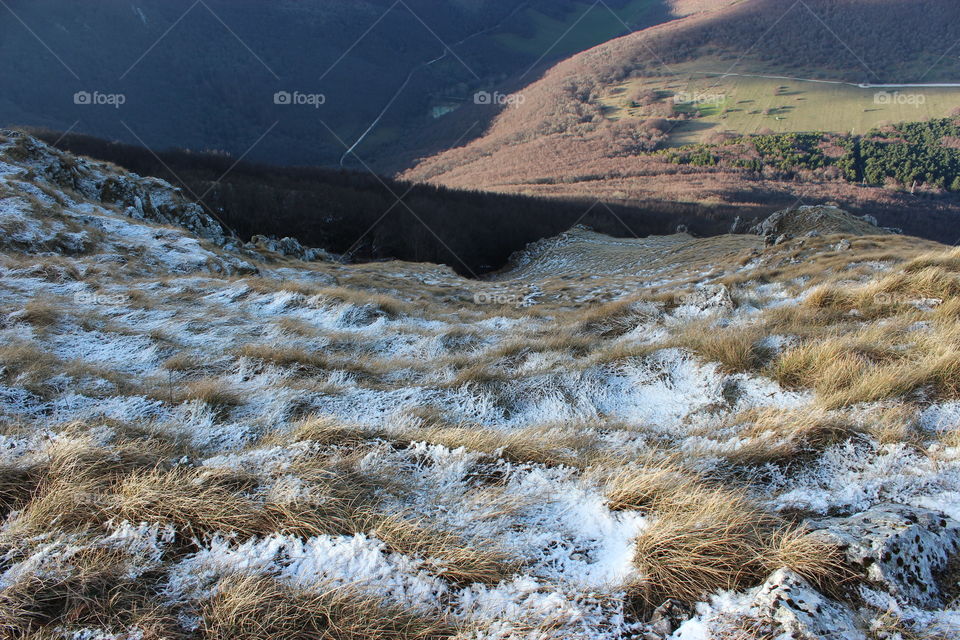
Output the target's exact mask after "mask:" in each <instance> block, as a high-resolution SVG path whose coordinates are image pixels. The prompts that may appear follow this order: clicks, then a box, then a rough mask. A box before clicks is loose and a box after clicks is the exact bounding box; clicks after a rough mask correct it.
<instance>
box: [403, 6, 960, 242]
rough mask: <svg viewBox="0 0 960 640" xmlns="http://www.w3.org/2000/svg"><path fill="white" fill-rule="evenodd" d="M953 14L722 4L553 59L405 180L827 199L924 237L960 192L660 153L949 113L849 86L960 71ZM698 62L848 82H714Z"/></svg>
mask: <svg viewBox="0 0 960 640" xmlns="http://www.w3.org/2000/svg"><path fill="white" fill-rule="evenodd" d="M958 25H960V6H958V5H957V4H956V3H954V2H948V1H946V0H930V1H929V2H923V3H915V2H906V1H904V0H872V1H870V2H852V1H846V0H844V1H840V2H835V1H827V0H818V1H813V0H811V1H810V2H805V3H795V2H788V1H786V0H747V1H745V2H740V3H734V4H730V5H722V6H721V7H720V8H718V9H716V10H714V11H707V12H701V13H694V14H692V15H690V16H688V17H685V18H682V19H679V20H676V21H674V22H671V23H668V24H663V25H660V26H656V27H653V28H650V29H647V30H644V31H642V32H639V33H635V34H633V35H630V36H626V37H623V38H619V39H617V40H614V41H612V42H609V43H606V44H604V45H602V46H599V47H596V48H594V49H591V50H589V51H586V52H584V53H582V54H578V55H576V56H573V57H572V58H570V59H568V60H565V61H564V62H562V63H560V64H557V65H555V66H554V67H553V68H551V69H550V71H549V72H547V73H546V74H545V75H544V77H543V78H542V79H540V80H538V81H536V82H534V83H532V84H529V85H528V86H526V87H524V88H522V89H520V90H519V93H521V94H522V95H523V96H524V98H525V102H524V103H523V104H522V105H520V107H519V108H514V109H507V110H505V111H504V112H503V113H502V114H501V115H500V116H499V117H498V119H497V120H496V121H495V122H494V124H493V126H492V127H490V129H489V130H488V131H487V132H486V133H485V135H484V136H483V137H482V138H481V139H479V140H476V141H474V142H472V143H470V144H467V145H464V146H463V147H461V148H458V149H453V150H450V151H448V152H445V153H443V154H439V155H437V156H435V157H432V158H428V159H425V160H423V161H421V162H420V163H419V164H418V165H417V166H416V167H414V168H412V169H410V170H408V171H406V172H404V173H403V174H402V176H403V177H404V178H406V179H411V180H419V181H428V182H432V183H436V184H445V185H449V186H456V187H460V188H482V189H491V190H495V191H500V192H506V193H525V194H532V195H540V196H549V197H564V198H569V197H583V198H592V199H600V200H604V201H607V202H611V201H616V202H624V203H632V204H638V203H642V202H644V201H649V200H679V201H684V202H696V203H699V204H704V205H708V206H709V205H713V206H723V205H734V206H739V207H745V208H747V209H750V210H761V211H765V212H769V211H771V210H772V209H773V208H776V207H784V206H790V205H792V204H795V203H807V204H810V203H817V202H829V201H837V202H840V203H842V204H843V205H844V206H846V207H847V208H851V209H854V210H857V211H861V212H871V213H877V214H878V215H881V216H883V217H885V218H886V219H887V220H888V221H889V222H891V223H892V218H896V217H900V218H914V219H915V220H916V225H915V226H912V227H911V228H912V229H913V230H914V232H915V233H923V227H924V225H925V224H926V223H927V222H928V218H927V217H925V216H931V215H932V216H934V217H937V218H938V220H939V222H937V223H936V225H935V226H936V227H937V228H938V229H944V228H947V227H949V226H951V225H953V224H955V223H951V222H949V220H950V219H952V218H951V216H953V215H956V214H957V213H960V203H958V201H957V199H956V197H955V196H950V195H946V194H944V193H943V192H942V191H941V190H939V189H940V185H937V184H933V183H931V184H930V185H929V186H930V187H931V189H928V190H927V191H926V192H925V194H924V197H923V198H919V197H916V194H914V196H904V194H903V193H900V192H898V191H897V188H902V187H903V185H899V187H898V186H897V185H891V186H893V187H894V188H893V189H890V190H885V189H881V188H877V187H875V186H871V185H873V184H874V183H873V182H872V181H868V182H867V183H866V184H864V183H862V182H861V183H859V184H853V183H851V182H849V181H847V180H844V179H841V178H839V177H838V176H830V175H816V176H813V175H804V176H793V177H790V178H789V179H786V180H785V179H784V178H785V176H784V175H783V174H782V173H781V172H779V171H778V170H777V168H776V167H775V166H771V167H753V168H749V169H748V168H744V167H739V168H736V167H727V166H696V165H692V166H691V165H686V166H676V165H675V164H672V163H669V162H664V157H663V156H661V155H658V154H656V153H655V152H656V151H658V150H661V149H664V148H670V147H676V146H678V145H683V144H688V143H694V142H702V141H707V142H712V141H715V140H714V138H715V137H718V136H719V138H721V139H722V138H724V137H737V136H739V135H741V134H756V133H775V132H804V131H811V132H822V131H827V132H830V131H833V132H836V133H838V134H850V133H851V132H855V133H857V134H865V133H866V132H868V131H869V130H871V129H872V128H874V127H883V126H884V125H887V124H889V123H896V122H901V121H918V120H923V119H925V118H929V117H934V118H942V117H945V116H949V115H950V114H951V113H952V112H953V110H954V109H955V108H957V107H960V91H958V90H957V89H953V88H948V89H922V90H915V89H909V88H904V89H902V90H901V91H900V93H899V94H894V93H892V91H895V90H890V91H891V94H890V96H889V102H890V104H884V103H883V99H882V98H881V99H880V100H879V101H875V94H876V93H877V92H878V91H880V90H879V89H860V88H859V87H857V86H852V85H858V84H859V83H872V84H879V83H916V82H928V83H931V82H938V81H940V82H943V81H954V80H956V79H957V78H960V61H958V60H957V59H956V58H955V57H954V56H950V55H944V53H945V51H947V49H948V47H949V44H944V43H952V42H956V41H958V40H960V27H958ZM917 32H922V33H923V34H924V37H922V38H918V37H916V36H915V35H914V34H915V33H917ZM761 34H762V35H763V37H760V35H761ZM705 71H711V72H716V71H720V72H725V73H740V74H745V75H748V76H753V75H780V76H790V77H794V78H804V79H807V80H827V81H831V82H846V83H849V84H847V85H837V84H821V83H815V82H801V81H799V80H781V79H775V78H754V77H733V76H727V77H723V78H718V77H709V78H708V77H706V76H705V74H704V72H705ZM684 94H686V97H684ZM700 94H706V99H700ZM921 102H922V104H921ZM731 134H732V135H731ZM749 159H750V158H749V157H748V158H747V160H749ZM748 164H749V163H748ZM923 183H924V180H923V176H921V179H920V186H922V184H923ZM951 184H952V179H951V180H948V181H947V182H946V186H947V187H949V186H950V185H951ZM906 186H907V187H908V188H912V187H914V185H912V184H908V185H906ZM914 214H915V215H914ZM944 215H946V216H947V217H946V218H943V217H942V216H944ZM894 226H904V225H903V224H894ZM937 233H939V231H938V232H937Z"/></svg>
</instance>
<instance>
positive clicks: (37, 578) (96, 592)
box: [0, 548, 188, 640]
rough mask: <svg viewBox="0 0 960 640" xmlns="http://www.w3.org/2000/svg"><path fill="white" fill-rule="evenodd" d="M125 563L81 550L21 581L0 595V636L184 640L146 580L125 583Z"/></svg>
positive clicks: (114, 554)
mask: <svg viewBox="0 0 960 640" xmlns="http://www.w3.org/2000/svg"><path fill="white" fill-rule="evenodd" d="M128 560H129V559H128V558H127V557H126V556H125V555H124V554H123V553H121V552H118V551H115V550H111V549H104V548H85V549H82V550H80V551H78V552H76V553H73V554H70V555H69V558H68V559H66V560H63V561H61V562H60V563H58V564H59V565H60V566H57V567H55V568H54V570H53V571H51V572H44V573H39V572H38V573H31V574H28V575H25V576H22V577H21V578H20V579H18V580H17V581H16V582H14V583H13V584H11V585H9V586H7V587H6V588H4V589H3V590H2V591H0V634H2V635H3V637H5V638H28V637H29V638H33V637H43V636H42V634H43V633H44V632H46V631H49V630H51V629H57V628H59V629H62V630H67V629H70V628H71V627H74V628H76V629H79V628H83V627H100V628H104V629H108V630H111V631H112V632H113V633H117V634H124V635H126V634H128V633H129V634H133V635H136V636H137V637H143V638H145V639H147V638H156V639H159V638H164V639H170V640H176V639H179V638H186V637H188V634H187V633H185V632H183V631H182V630H181V628H180V625H179V624H178V622H177V620H176V618H175V617H174V615H173V613H172V612H168V611H165V610H164V609H163V607H162V606H161V605H160V604H159V603H158V602H157V600H156V598H154V596H153V595H152V594H151V593H150V589H149V584H150V581H151V577H150V576H141V577H140V578H139V579H136V580H134V579H131V578H130V577H129V575H130V572H129V566H128V565H129V561H128ZM32 634H41V635H40V636H37V635H32ZM67 635H70V634H69V633H67ZM57 637H60V636H57Z"/></svg>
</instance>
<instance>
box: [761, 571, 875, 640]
mask: <svg viewBox="0 0 960 640" xmlns="http://www.w3.org/2000/svg"><path fill="white" fill-rule="evenodd" d="M751 609H752V613H753V614H754V615H755V616H756V617H757V618H759V619H761V620H769V621H771V622H773V624H774V626H775V627H777V629H776V631H777V632H778V633H780V634H787V635H785V636H784V635H778V636H777V637H778V638H780V637H786V638H790V639H791V640H865V639H866V636H865V635H864V633H863V632H862V631H860V630H859V629H857V625H856V621H855V620H856V617H855V615H854V612H853V611H852V610H851V609H850V608H849V607H848V606H846V605H844V604H841V603H839V602H834V601H832V600H830V599H829V598H827V597H826V596H824V595H822V594H821V593H820V592H818V591H817V590H816V589H814V588H813V587H812V586H811V585H810V583H808V582H807V581H806V580H804V579H803V578H802V577H801V576H799V575H798V574H796V573H795V572H793V571H791V570H790V569H780V570H779V571H776V572H775V573H774V574H773V575H771V576H770V578H768V579H767V581H766V582H765V583H764V584H763V585H762V586H761V587H760V589H759V590H758V591H757V595H756V596H755V597H754V600H753V606H752V607H751Z"/></svg>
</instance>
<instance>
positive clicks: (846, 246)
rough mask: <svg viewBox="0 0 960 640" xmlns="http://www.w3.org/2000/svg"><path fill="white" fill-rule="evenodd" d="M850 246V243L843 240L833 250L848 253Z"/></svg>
mask: <svg viewBox="0 0 960 640" xmlns="http://www.w3.org/2000/svg"><path fill="white" fill-rule="evenodd" d="M852 246H853V245H851V244H850V241H849V240H847V239H846V238H844V239H843V240H841V241H840V242H838V243H837V246H836V247H834V249H835V250H837V251H850V248H851V247H852Z"/></svg>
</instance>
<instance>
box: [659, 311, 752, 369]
mask: <svg viewBox="0 0 960 640" xmlns="http://www.w3.org/2000/svg"><path fill="white" fill-rule="evenodd" d="M764 335H766V334H765V332H764V331H763V330H762V329H761V328H760V327H755V326H750V327H738V328H726V329H719V328H716V327H708V326H706V325H703V324H700V323H691V324H690V325H687V326H686V327H685V328H684V330H683V332H682V333H681V334H680V335H679V336H678V337H677V339H676V342H675V344H674V346H678V347H683V348H686V349H689V350H691V351H693V352H694V353H696V354H697V355H699V356H700V357H702V358H703V359H705V360H707V361H709V362H718V363H720V365H721V368H722V369H723V370H724V371H725V372H727V373H745V372H750V371H757V370H759V369H761V368H762V367H763V366H764V363H765V362H766V361H767V360H768V359H769V358H770V352H769V350H767V349H764V348H763V347H761V346H760V345H759V343H760V341H761V339H762V338H763V337H764Z"/></svg>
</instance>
